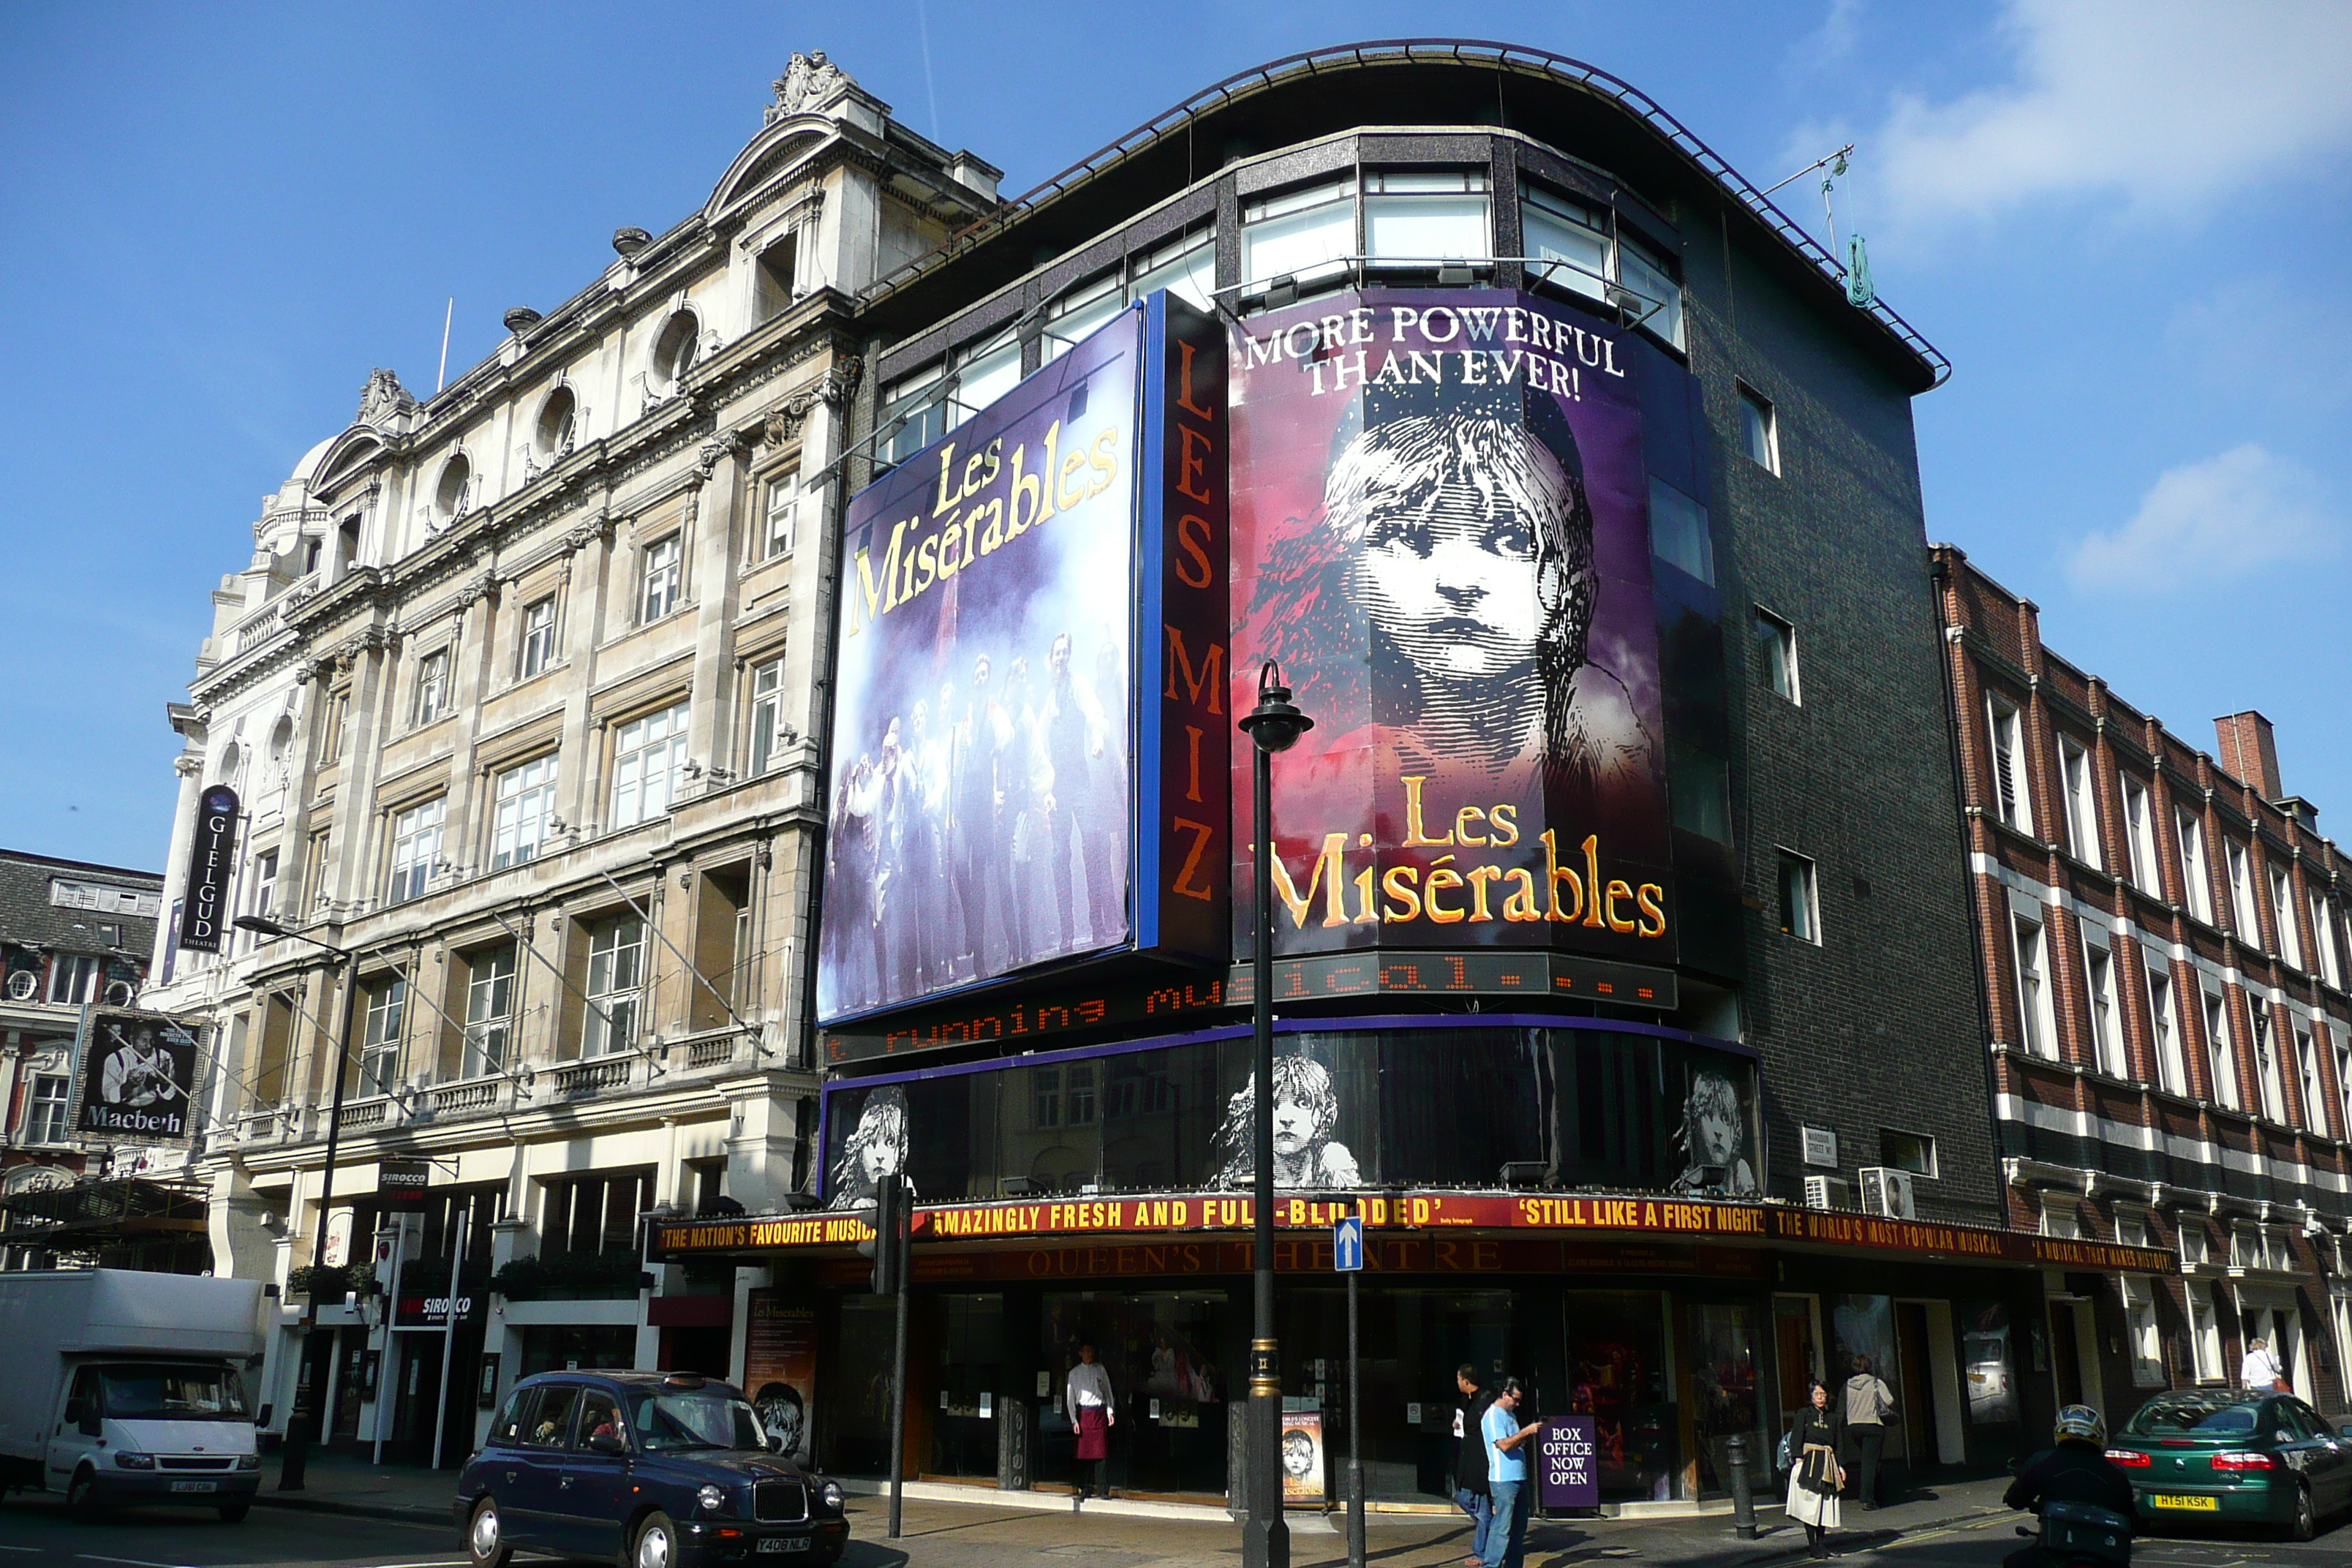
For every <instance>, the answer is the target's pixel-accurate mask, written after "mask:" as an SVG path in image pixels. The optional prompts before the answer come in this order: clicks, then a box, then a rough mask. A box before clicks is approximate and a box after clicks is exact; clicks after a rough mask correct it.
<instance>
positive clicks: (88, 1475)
mask: <svg viewBox="0 0 2352 1568" xmlns="http://www.w3.org/2000/svg"><path fill="white" fill-rule="evenodd" d="M66 1511H67V1512H68V1513H70V1514H72V1515H73V1516H74V1517H75V1518H76V1519H79V1520H80V1521H82V1522H84V1523H85V1524H86V1523H88V1522H89V1521H91V1520H94V1519H96V1518H97V1517H98V1511H99V1510H98V1477H97V1476H96V1475H95V1474H94V1473H93V1472H92V1471H91V1470H90V1468H89V1467H88V1466H87V1465H85V1466H84V1467H82V1468H80V1469H79V1470H76V1471H75V1472H74V1479H72V1480H70V1481H68V1482H67V1483H66Z"/></svg>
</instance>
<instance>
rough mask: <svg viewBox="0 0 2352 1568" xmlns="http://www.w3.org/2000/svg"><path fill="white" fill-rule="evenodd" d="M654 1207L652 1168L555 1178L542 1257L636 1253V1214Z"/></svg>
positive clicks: (546, 1210) (545, 1214) (542, 1238)
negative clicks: (648, 1169)
mask: <svg viewBox="0 0 2352 1568" xmlns="http://www.w3.org/2000/svg"><path fill="white" fill-rule="evenodd" d="M653 1206H654V1179H653V1175H652V1173H650V1172H635V1171H632V1172H627V1173H622V1174H619V1175H611V1176H575V1177H572V1178H570V1179H568V1180H556V1181H551V1182H550V1183H548V1184H547V1203H546V1205H545V1207H544V1208H542V1209H541V1226H540V1248H539V1252H540V1256H541V1258H561V1257H562V1256H563V1255H564V1254H565V1253H567V1252H586V1253H595V1252H607V1253H610V1252H635V1251H637V1250H638V1242H637V1216H638V1215H642V1214H644V1213H645V1212H646V1210H647V1209H649V1208H651V1207H653Z"/></svg>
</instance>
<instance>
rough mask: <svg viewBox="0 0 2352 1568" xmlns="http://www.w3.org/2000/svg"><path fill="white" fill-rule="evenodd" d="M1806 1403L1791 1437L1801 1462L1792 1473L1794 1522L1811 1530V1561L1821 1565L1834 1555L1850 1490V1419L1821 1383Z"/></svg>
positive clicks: (1815, 1382)
mask: <svg viewBox="0 0 2352 1568" xmlns="http://www.w3.org/2000/svg"><path fill="white" fill-rule="evenodd" d="M1805 1401H1806V1403H1805V1407H1804V1408H1803V1409H1802V1410H1800V1411H1798V1412H1797V1422H1796V1425H1795V1426H1793V1427H1791V1428H1790V1434H1789V1437H1790V1441H1789V1447H1790V1450H1791V1451H1792V1452H1793V1453H1794V1454H1795V1456H1796V1461H1797V1462H1796V1465H1795V1466H1794V1468H1791V1469H1790V1471H1789V1517H1790V1519H1793V1520H1795V1521H1798V1522H1799V1523H1800V1524H1802V1525H1803V1526H1804V1527H1805V1555H1807V1556H1808V1557H1811V1558H1813V1559H1815V1560H1816V1561H1819V1560H1821V1559H1822V1558H1826V1557H1828V1556H1830V1555H1831V1552H1830V1545H1829V1533H1830V1531H1832V1530H1835V1529H1836V1528H1837V1527H1838V1525H1839V1523H1840V1522H1841V1521H1840V1520H1839V1517H1838V1489H1840V1488H1841V1487H1843V1486H1844V1485H1845V1470H1844V1468H1843V1467H1841V1466H1840V1465H1839V1464H1838V1450H1839V1449H1840V1448H1841V1447H1843V1446H1844V1445H1843V1438H1844V1436H1845V1417H1844V1415H1842V1414H1841V1413H1840V1412H1839V1411H1838V1410H1837V1408H1836V1407H1835V1406H1833V1405H1832V1404H1831V1403H1830V1390H1829V1385H1828V1384H1825V1383H1823V1382H1822V1380H1821V1379H1819V1378H1815V1379H1813V1380H1812V1381H1811V1383H1810V1384H1807V1385H1806V1388H1805Z"/></svg>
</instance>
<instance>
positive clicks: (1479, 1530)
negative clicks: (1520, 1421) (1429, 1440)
mask: <svg viewBox="0 0 2352 1568" xmlns="http://www.w3.org/2000/svg"><path fill="white" fill-rule="evenodd" d="M1454 1390H1455V1392H1456V1393H1458V1394H1460V1395H1461V1400H1460V1403H1458V1404H1456V1405H1454V1436H1455V1437H1457V1438H1459V1439H1460V1443H1459V1445H1458V1453H1459V1457H1458V1458H1456V1459H1455V1460H1454V1501H1455V1502H1456V1503H1458V1504H1460V1505H1461V1508H1462V1511H1463V1512H1464V1513H1465V1514H1467V1515H1469V1516H1470V1555H1469V1556H1467V1557H1465V1558H1464V1559H1463V1560H1462V1562H1463V1568H1469V1565H1470V1564H1472V1563H1483V1562H1484V1561H1486V1521H1488V1520H1489V1519H1492V1518H1493V1517H1494V1513H1495V1510H1494V1508H1493V1506H1492V1504H1491V1503H1490V1501H1489V1500H1488V1498H1487V1494H1486V1432H1485V1431H1484V1430H1483V1429H1482V1427H1481V1425H1480V1424H1481V1423H1482V1422H1484V1421H1485V1420H1486V1406H1487V1405H1492V1404H1493V1403H1494V1402H1495V1396H1494V1395H1493V1394H1488V1393H1487V1392H1486V1387H1485V1385H1484V1384H1480V1383H1479V1381H1478V1369H1477V1368H1476V1367H1475V1366H1472V1365H1471V1364H1470V1363H1468V1362H1466V1361H1465V1362H1464V1363H1462V1364H1461V1365H1460V1366H1458V1367H1455V1368H1454Z"/></svg>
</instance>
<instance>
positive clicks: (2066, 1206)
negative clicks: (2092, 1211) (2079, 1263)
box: [2042, 1193, 2083, 1241]
mask: <svg viewBox="0 0 2352 1568" xmlns="http://www.w3.org/2000/svg"><path fill="white" fill-rule="evenodd" d="M2042 1235H2044V1236H2048V1237H2056V1238H2057V1239H2058V1240H2060V1241H2080V1240H2081V1239H2082V1238H2083V1212H2082V1210H2081V1209H2079V1208H2077V1207H2076V1206H2075V1200H2074V1198H2072V1197H2068V1196H2064V1195H2062V1194H2057V1193H2044V1194H2042Z"/></svg>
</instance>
